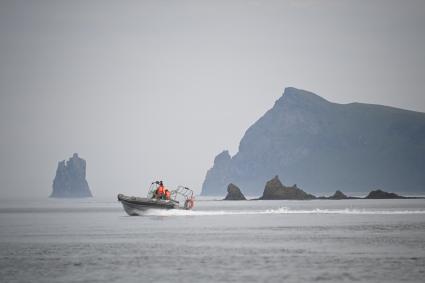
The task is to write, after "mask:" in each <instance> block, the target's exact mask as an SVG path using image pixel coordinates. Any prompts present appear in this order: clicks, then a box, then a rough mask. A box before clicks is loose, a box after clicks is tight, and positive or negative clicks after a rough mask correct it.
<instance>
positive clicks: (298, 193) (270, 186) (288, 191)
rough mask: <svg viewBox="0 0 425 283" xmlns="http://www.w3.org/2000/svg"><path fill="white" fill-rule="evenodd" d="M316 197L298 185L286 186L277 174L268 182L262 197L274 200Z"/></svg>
mask: <svg viewBox="0 0 425 283" xmlns="http://www.w3.org/2000/svg"><path fill="white" fill-rule="evenodd" d="M315 198H316V197H315V196H313V195H311V194H308V193H306V192H304V191H303V190H301V189H299V188H298V187H297V185H293V186H292V187H286V186H284V185H283V184H282V183H281V182H280V180H279V176H275V177H274V178H273V179H271V180H270V181H268V182H267V183H266V187H265V188H264V192H263V196H262V197H261V198H260V199H263V200H273V199H287V200H309V199H315Z"/></svg>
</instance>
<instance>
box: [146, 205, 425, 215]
mask: <svg viewBox="0 0 425 283" xmlns="http://www.w3.org/2000/svg"><path fill="white" fill-rule="evenodd" d="M261 214H347V215H387V214H389V215H397V214H425V210H366V209H350V208H345V209H319V208H316V209H311V210H298V209H289V208H287V207H281V208H278V209H266V210H180V209H172V210H163V209H150V210H147V211H146V212H145V213H144V214H143V215H149V216H214V215H261Z"/></svg>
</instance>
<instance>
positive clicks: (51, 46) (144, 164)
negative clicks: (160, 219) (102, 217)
mask: <svg viewBox="0 0 425 283" xmlns="http://www.w3.org/2000/svg"><path fill="white" fill-rule="evenodd" d="M366 4H367V5H366ZM424 26H425V2H423V1H368V2H367V3H366V2H364V1H119V2H116V1H3V0H2V1H0V38H1V41H0V131H1V139H0V152H1V159H0V192H1V196H0V198H3V197H19V196H29V197H47V196H48V195H49V194H50V192H51V189H52V181H53V178H54V175H55V170H56V166H57V162H58V161H60V160H63V159H68V158H69V157H70V156H72V154H73V153H74V152H78V153H79V155H80V157H82V158H84V159H85V160H86V161H87V180H88V182H89V185H90V188H91V190H92V192H93V194H94V195H95V196H102V197H115V195H116V194H117V193H119V192H122V193H127V194H140V193H144V192H146V189H147V187H148V185H149V183H150V182H151V181H153V180H164V182H165V184H166V185H168V186H170V187H175V186H177V185H180V184H181V185H186V186H188V187H191V188H192V189H194V190H195V192H198V193H199V192H200V189H201V185H202V182H203V179H204V177H205V173H206V171H207V170H208V169H209V168H210V167H211V166H212V162H213V159H214V157H215V155H216V154H218V153H219V152H221V151H222V150H223V149H229V150H230V153H231V154H234V153H236V152H237V150H238V143H239V141H240V139H241V137H242V136H243V134H244V132H245V130H246V129H247V128H248V127H249V126H250V125H251V124H252V123H253V122H255V121H256V120H257V119H258V118H259V117H260V116H261V115H263V114H264V112H265V111H267V110H268V109H269V108H271V107H272V105H273V103H274V101H275V100H277V99H278V98H279V97H280V96H281V94H282V92H283V89H284V88H285V87H288V86H294V87H298V88H302V89H306V90H309V91H313V92H315V93H317V94H319V95H321V96H322V97H324V98H326V99H327V100H329V101H333V102H338V103H350V102H355V101H356V102H365V103H374V104H384V105H389V106H394V107H399V108H404V109H410V110H415V111H421V112H424V111H425V95H424V91H423V90H424V89H425V80H424V78H425V53H424V52H423V50H425V34H424V30H423V27H424Z"/></svg>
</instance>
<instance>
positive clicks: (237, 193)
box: [224, 183, 246, 200]
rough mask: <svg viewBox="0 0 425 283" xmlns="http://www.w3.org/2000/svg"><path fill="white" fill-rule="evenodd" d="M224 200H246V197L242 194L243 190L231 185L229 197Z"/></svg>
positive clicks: (228, 190)
mask: <svg viewBox="0 0 425 283" xmlns="http://www.w3.org/2000/svg"><path fill="white" fill-rule="evenodd" d="M224 200H246V198H245V196H244V195H243V194H242V192H241V190H240V189H239V188H238V187H237V186H236V185H234V184H232V183H231V184H229V186H227V196H226V197H225V198H224Z"/></svg>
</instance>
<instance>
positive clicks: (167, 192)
mask: <svg viewBox="0 0 425 283" xmlns="http://www.w3.org/2000/svg"><path fill="white" fill-rule="evenodd" d="M170 196H171V193H170V191H169V190H165V198H166V199H170Z"/></svg>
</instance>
